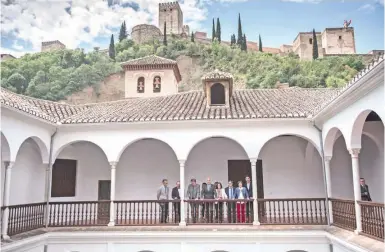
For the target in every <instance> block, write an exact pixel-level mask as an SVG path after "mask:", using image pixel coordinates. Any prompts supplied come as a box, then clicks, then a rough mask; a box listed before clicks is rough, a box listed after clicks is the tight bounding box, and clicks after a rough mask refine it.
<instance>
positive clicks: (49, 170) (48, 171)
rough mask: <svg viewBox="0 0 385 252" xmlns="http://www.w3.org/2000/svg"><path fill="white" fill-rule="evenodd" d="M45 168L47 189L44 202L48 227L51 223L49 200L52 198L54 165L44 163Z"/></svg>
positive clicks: (45, 221)
mask: <svg viewBox="0 0 385 252" xmlns="http://www.w3.org/2000/svg"><path fill="white" fill-rule="evenodd" d="M43 166H44V168H45V189H44V202H45V203H46V206H45V211H44V225H45V227H46V228H47V227H48V225H49V214H50V209H49V200H50V192H51V179H52V175H51V174H52V165H51V166H50V165H49V164H43Z"/></svg>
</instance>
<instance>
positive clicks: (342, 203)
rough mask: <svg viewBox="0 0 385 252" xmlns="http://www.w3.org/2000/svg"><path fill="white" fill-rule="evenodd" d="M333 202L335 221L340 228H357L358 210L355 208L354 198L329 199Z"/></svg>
mask: <svg viewBox="0 0 385 252" xmlns="http://www.w3.org/2000/svg"><path fill="white" fill-rule="evenodd" d="M329 200H330V201H331V202H332V209H333V210H332V212H333V213H332V216H333V223H332V225H335V226H337V227H340V228H344V229H348V230H351V231H353V230H355V229H356V228H357V225H356V210H355V208H354V200H342V199H329Z"/></svg>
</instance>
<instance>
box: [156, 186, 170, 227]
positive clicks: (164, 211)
mask: <svg viewBox="0 0 385 252" xmlns="http://www.w3.org/2000/svg"><path fill="white" fill-rule="evenodd" d="M168 192H169V190H168V180H167V179H163V180H162V185H161V186H160V187H159V189H158V191H157V194H156V198H157V199H158V200H159V201H163V202H160V203H159V206H160V211H161V213H160V214H161V216H160V223H166V222H167V217H168V204H169V202H165V201H166V200H168V195H169V193H168Z"/></svg>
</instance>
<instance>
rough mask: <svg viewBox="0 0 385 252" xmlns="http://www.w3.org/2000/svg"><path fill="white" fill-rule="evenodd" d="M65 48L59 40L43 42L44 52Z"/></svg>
mask: <svg viewBox="0 0 385 252" xmlns="http://www.w3.org/2000/svg"><path fill="white" fill-rule="evenodd" d="M65 48H66V46H65V45H64V44H63V43H62V42H60V41H59V40H54V41H44V42H41V51H42V52H49V51H56V50H61V49H65Z"/></svg>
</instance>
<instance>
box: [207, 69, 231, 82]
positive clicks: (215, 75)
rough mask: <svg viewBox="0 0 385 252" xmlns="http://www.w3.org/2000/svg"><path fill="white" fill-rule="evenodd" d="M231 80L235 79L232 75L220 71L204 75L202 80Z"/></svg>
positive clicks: (216, 70)
mask: <svg viewBox="0 0 385 252" xmlns="http://www.w3.org/2000/svg"><path fill="white" fill-rule="evenodd" d="M214 79H215V80H218V79H219V80H223V79H225V80H230V79H233V75H232V74H231V73H226V72H221V71H219V70H218V69H215V70H214V71H211V72H209V73H207V74H205V75H203V77H202V80H214Z"/></svg>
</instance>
